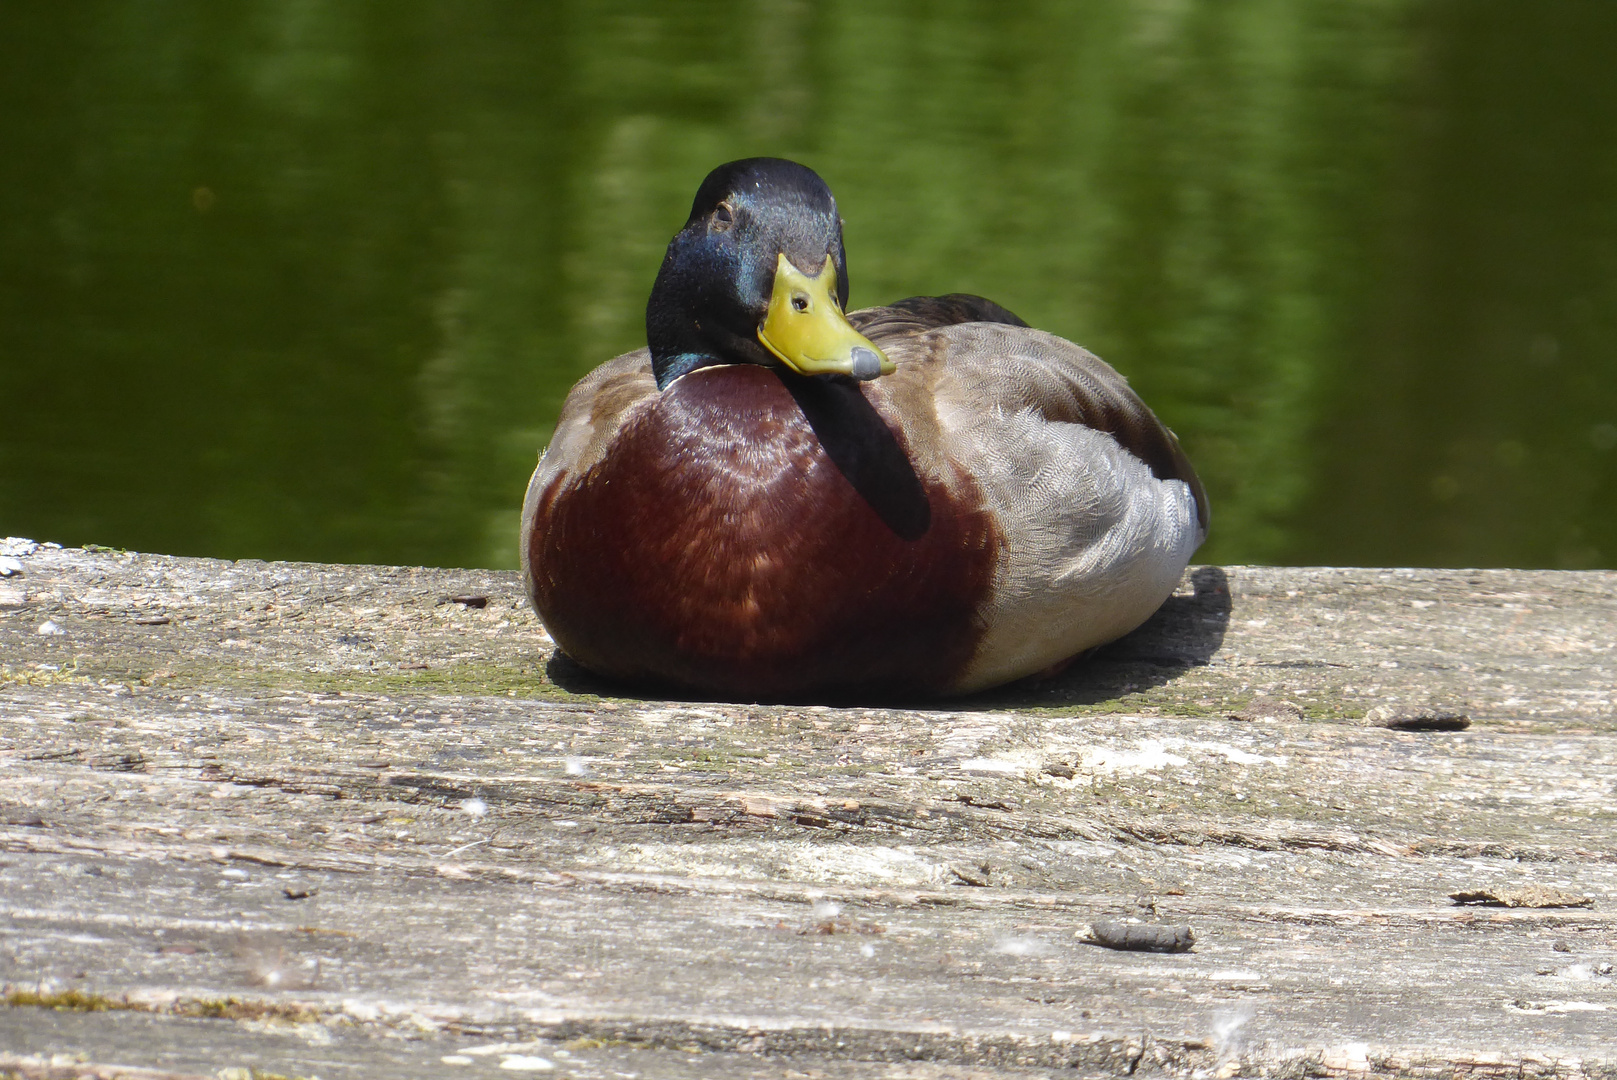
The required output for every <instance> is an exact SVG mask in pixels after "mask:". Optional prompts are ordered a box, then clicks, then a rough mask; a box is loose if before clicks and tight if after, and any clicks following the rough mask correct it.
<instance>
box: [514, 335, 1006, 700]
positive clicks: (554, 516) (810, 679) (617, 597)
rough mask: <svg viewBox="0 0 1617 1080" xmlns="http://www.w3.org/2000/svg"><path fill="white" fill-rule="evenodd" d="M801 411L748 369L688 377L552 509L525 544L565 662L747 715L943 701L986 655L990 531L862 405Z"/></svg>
mask: <svg viewBox="0 0 1617 1080" xmlns="http://www.w3.org/2000/svg"><path fill="white" fill-rule="evenodd" d="M806 390H807V391H811V392H812V393H811V394H810V396H807V397H805V391H806ZM795 392H796V395H797V396H796V397H794V392H793V391H789V390H788V389H787V387H786V386H785V385H783V383H782V380H781V378H780V377H779V376H777V375H775V374H774V373H773V372H770V371H767V370H765V369H763V368H759V367H755V366H752V365H737V366H732V367H720V368H709V369H703V370H699V371H696V372H693V373H692V374H690V375H687V376H686V377H684V378H682V379H679V380H678V381H676V382H675V383H674V384H673V385H671V386H670V387H669V388H668V389H667V390H666V391H664V392H663V393H661V394H658V395H656V397H655V398H653V399H652V400H651V401H650V402H649V405H648V407H645V408H642V409H639V410H638V411H636V412H635V414H634V415H633V416H632V417H631V418H630V419H629V420H628V421H627V422H626V423H625V424H624V425H623V427H622V428H621V429H620V430H619V432H618V434H617V435H616V437H615V439H614V440H613V442H612V444H611V446H610V448H609V449H608V450H607V452H606V454H605V456H604V458H602V459H601V460H600V461H599V462H598V463H596V464H595V465H594V466H593V467H591V468H590V469H589V470H588V471H587V472H585V473H584V474H583V475H581V476H577V475H575V476H566V475H564V476H561V477H558V478H557V480H556V481H554V482H553V483H552V485H551V487H550V489H549V490H547V491H545V492H544V493H543V495H542V497H541V500H540V503H539V506H538V512H537V513H536V514H535V517H534V521H533V528H532V531H531V533H530V534H529V535H528V536H527V537H526V538H525V542H526V543H527V544H528V545H529V549H528V556H529V566H530V567H531V569H532V577H531V580H532V589H533V594H534V595H533V601H534V605H535V607H536V608H537V610H538V611H539V614H540V616H541V617H542V618H543V619H544V621H545V624H546V626H547V627H549V628H550V631H551V633H552V635H553V636H554V637H555V639H556V642H557V644H558V645H560V646H561V648H562V649H563V650H565V651H566V652H567V653H568V654H569V655H571V656H572V657H574V658H575V659H576V660H578V661H579V662H580V663H582V664H583V665H584V666H586V667H589V668H591V669H593V670H595V671H598V672H600V673H602V674H605V675H611V676H616V677H619V678H625V679H635V680H653V681H662V682H670V683H674V684H678V685H681V686H685V687H687V688H690V689H694V690H697V691H700V692H705V693H717V694H722V695H728V696H736V697H743V698H794V697H805V696H838V695H852V694H863V695H868V694H873V693H877V694H925V693H937V692H941V691H943V690H946V689H948V687H949V683H950V680H951V677H952V676H954V675H955V674H956V673H958V672H959V671H960V670H961V669H962V668H963V667H964V666H965V665H966V663H967V662H968V661H969V660H970V658H971V656H972V654H973V652H974V650H975V649H976V646H977V642H978V639H979V637H980V636H981V631H982V627H981V626H980V625H979V624H978V622H977V613H978V610H979V606H980V604H981V602H982V600H983V598H984V597H985V595H986V593H987V591H988V589H989V588H990V585H991V583H992V581H993V575H994V566H995V560H996V555H997V550H998V545H999V537H998V536H997V535H996V533H995V530H994V527H993V522H992V521H991V520H990V518H989V516H988V514H987V513H986V512H985V511H984V510H983V509H982V506H981V502H980V500H979V498H978V497H977V495H976V490H975V488H974V486H973V485H972V484H971V482H970V480H969V479H968V478H966V477H963V476H954V477H950V478H949V482H948V483H947V484H946V483H944V482H943V481H942V480H940V479H939V478H936V477H931V476H925V475H921V476H917V475H916V474H915V473H914V471H913V470H912V469H910V467H909V466H908V463H907V459H906V458H905V456H904V450H905V448H904V446H903V444H902V441H901V439H899V438H897V437H895V436H893V435H892V434H891V432H890V425H884V426H882V427H881V428H880V430H877V429H876V427H875V426H874V425H876V424H878V423H879V421H878V420H877V414H876V412H875V410H873V409H871V408H870V407H869V406H868V405H867V404H866V402H865V399H864V398H858V399H857V400H854V401H853V404H854V405H856V406H858V408H857V409H853V410H847V409H846V405H847V402H848V400H849V399H847V398H846V397H844V398H842V399H838V398H836V397H835V395H831V396H829V397H828V396H824V392H822V389H821V388H816V387H806V384H803V385H798V386H797V387H796V391H795ZM838 392H839V393H843V394H844V395H846V394H854V395H857V394H859V390H858V389H857V388H854V387H851V386H849V387H847V388H846V389H844V390H840V391H838ZM839 400H840V403H839ZM805 410H807V413H808V415H805ZM839 410H842V411H839ZM844 412H846V414H847V415H844ZM861 425H863V426H864V427H866V428H867V429H868V430H863V431H862V430H860V428H861ZM816 431H818V432H819V434H816ZM828 447H829V452H828ZM884 447H885V448H886V450H887V451H890V452H888V453H884V451H883V448H884Z"/></svg>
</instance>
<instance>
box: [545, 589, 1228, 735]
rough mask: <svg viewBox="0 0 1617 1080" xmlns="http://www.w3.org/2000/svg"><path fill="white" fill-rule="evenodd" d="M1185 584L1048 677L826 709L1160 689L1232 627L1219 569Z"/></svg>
mask: <svg viewBox="0 0 1617 1080" xmlns="http://www.w3.org/2000/svg"><path fill="white" fill-rule="evenodd" d="M1190 584H1191V586H1192V588H1193V589H1194V591H1193V592H1192V593H1191V595H1189V596H1170V597H1169V598H1168V599H1167V600H1166V601H1164V602H1163V605H1162V606H1161V607H1160V608H1158V609H1157V611H1156V614H1154V615H1152V616H1151V617H1150V618H1149V619H1147V620H1146V621H1145V623H1144V624H1142V625H1141V626H1140V627H1139V628H1138V629H1136V630H1135V631H1133V632H1132V633H1130V634H1127V635H1125V636H1124V637H1121V638H1119V639H1118V640H1116V641H1114V642H1112V643H1111V644H1109V645H1103V646H1101V647H1100V648H1098V649H1096V650H1094V651H1093V652H1091V653H1090V654H1089V655H1087V656H1085V657H1082V658H1081V659H1079V660H1077V661H1076V662H1074V663H1073V664H1072V665H1071V666H1070V667H1068V668H1067V669H1066V670H1065V671H1063V672H1061V673H1060V674H1059V675H1056V676H1053V677H1049V678H1037V677H1035V678H1031V679H1023V680H1021V681H1020V682H1015V683H1011V684H1010V685H1009V686H1002V687H999V688H998V689H995V690H989V691H985V692H984V693H981V694H975V695H972V696H971V697H969V698H949V699H946V700H944V701H939V700H937V699H926V700H920V701H917V700H887V701H879V702H878V701H875V700H872V699H867V698H862V699H859V700H839V699H834V698H827V699H824V700H823V703H824V704H828V705H877V704H879V705H884V706H889V707H897V708H910V709H943V710H958V709H959V708H960V707H961V706H962V705H966V706H968V707H979V706H985V707H989V708H1029V707H1037V708H1051V707H1060V706H1062V705H1095V704H1099V703H1101V702H1105V701H1112V700H1115V699H1117V698H1121V697H1126V696H1127V695H1129V694H1136V693H1139V692H1141V691H1144V690H1150V689H1153V688H1155V687H1158V686H1165V685H1166V684H1168V683H1170V682H1173V681H1174V680H1175V679H1177V678H1179V677H1180V676H1181V675H1183V674H1185V672H1187V671H1190V670H1191V669H1192V668H1198V667H1204V666H1206V664H1207V663H1208V662H1209V661H1210V660H1212V658H1213V655H1214V654H1215V653H1217V652H1218V650H1219V649H1220V648H1221V647H1222V646H1223V644H1224V632H1225V630H1226V629H1227V627H1228V626H1229V621H1230V585H1229V577H1228V576H1227V575H1226V574H1225V573H1224V571H1223V569H1222V568H1220V567H1217V566H1198V567H1196V568H1195V569H1194V570H1192V571H1191V572H1190ZM545 675H546V677H547V678H548V679H549V680H550V681H551V682H552V683H554V684H555V685H556V686H558V687H560V688H561V689H563V690H566V691H567V692H568V693H572V694H595V695H599V696H601V697H619V698H640V699H643V700H657V701H703V700H713V699H712V698H702V697H697V696H694V695H691V694H690V693H688V692H684V691H681V690H678V689H673V688H669V687H649V686H644V685H635V684H628V683H622V682H616V681H614V680H610V679H604V678H602V677H601V676H599V675H596V674H594V673H593V672H591V671H588V670H586V669H585V668H583V667H581V666H580V665H579V664H578V663H577V661H575V660H573V659H572V658H571V657H569V656H567V655H566V654H565V653H563V652H561V651H560V650H559V649H558V650H557V651H556V652H555V653H553V654H552V655H551V657H550V660H549V662H548V663H547V664H546V665H545ZM816 703H818V702H816Z"/></svg>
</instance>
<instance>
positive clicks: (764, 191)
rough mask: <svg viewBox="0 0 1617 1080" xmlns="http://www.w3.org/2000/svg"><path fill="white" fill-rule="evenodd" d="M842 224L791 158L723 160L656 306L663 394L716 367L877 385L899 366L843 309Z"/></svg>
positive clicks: (652, 319) (671, 256)
mask: <svg viewBox="0 0 1617 1080" xmlns="http://www.w3.org/2000/svg"><path fill="white" fill-rule="evenodd" d="M847 301H848V265H847V258H846V256H844V254H843V251H842V219H841V218H840V217H839V216H838V215H837V203H836V200H835V199H834V198H832V196H831V189H830V188H828V187H826V186H825V181H823V180H821V179H820V178H819V176H818V175H816V174H815V172H814V170H813V169H810V168H807V167H805V166H803V165H799V164H797V163H796V162H795V161H785V160H782V159H780V158H747V159H746V160H744V161H732V162H730V163H729V164H728V165H720V166H719V167H718V168H717V169H714V170H713V171H712V172H711V173H708V176H707V179H706V180H704V181H702V186H701V188H700V189H698V190H697V192H696V201H695V202H694V203H693V204H692V205H691V216H690V219H689V220H688V221H686V222H685V227H684V228H683V229H681V230H680V231H679V234H678V235H677V236H675V237H674V239H673V240H672V241H671V242H670V243H669V245H668V254H667V256H665V257H664V259H663V265H662V269H661V270H660V271H658V273H657V283H656V284H655V285H653V286H652V289H651V300H650V301H649V302H648V303H647V304H646V341H647V344H649V345H650V346H651V364H652V370H653V372H655V374H656V376H657V385H658V387H665V386H667V385H668V384H669V383H671V382H673V381H674V380H675V379H677V378H679V376H681V375H683V374H685V373H686V372H688V371H694V370H695V369H696V368H699V367H707V366H709V365H712V364H738V363H749V364H761V365H763V366H765V367H775V368H780V367H784V368H787V369H790V370H791V371H794V372H796V373H798V374H799V375H848V376H852V377H853V378H855V379H874V378H876V377H878V376H880V375H887V374H890V373H891V372H893V371H894V370H895V369H894V366H893V363H892V361H890V360H888V359H887V357H886V356H885V355H883V354H882V351H881V350H880V349H878V348H877V347H876V346H875V345H873V344H872V343H871V342H870V340H869V339H868V338H866V337H865V336H864V335H863V334H861V333H859V331H857V330H855V329H854V328H853V327H852V326H851V325H850V324H849V323H848V320H847V317H846V316H845V315H844V314H843V309H844V307H845V305H846V304H847Z"/></svg>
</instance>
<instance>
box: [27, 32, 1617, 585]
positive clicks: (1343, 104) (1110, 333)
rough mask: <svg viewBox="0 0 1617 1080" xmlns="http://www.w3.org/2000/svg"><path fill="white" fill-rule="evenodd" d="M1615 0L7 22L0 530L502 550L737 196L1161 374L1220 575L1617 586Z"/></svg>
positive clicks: (363, 553) (509, 558)
mask: <svg viewBox="0 0 1617 1080" xmlns="http://www.w3.org/2000/svg"><path fill="white" fill-rule="evenodd" d="M1614 57H1617V4H1613V3H1605V2H1593V0H1576V2H1570V0H1569V2H1554V0H1550V2H1534V3H1526V2H1519V3H1496V2H1488V0H1450V2H1416V0H1402V2H1395V0H1317V2H1301V0H1227V2H1222V3H1216V4H1210V3H1188V2H1169V0H1153V2H1138V3H1121V2H1109V3H1101V2H1071V0H1049V2H1046V3H1017V2H1007V0H992V2H989V0H984V2H980V3H963V2H959V3H951V2H946V0H928V2H925V3H871V2H870V0H816V2H794V0H752V2H748V3H741V2H706V3H673V2H661V3H656V4H644V5H639V4H625V3H618V4H612V3H601V2H598V0H576V2H558V3H540V2H533V0H520V2H516V0H513V2H507V3H496V2H481V3H479V2H470V0H439V2H426V0H374V2H369V3H366V2H358V0H354V2H335V0H300V2H294V0H261V2H239V3H228V4H219V3H216V2H214V0H190V2H179V0H170V2H134V0H129V2H124V3H93V2H88V0H80V2H75V3H71V4H63V3H57V2H46V0H37V2H36V0H18V2H14V3H7V4H5V5H3V6H0V534H4V533H12V534H20V535H29V536H33V537H35V538H36V539H52V540H57V541H60V542H64V543H75V544H76V543H82V542H85V541H96V542H100V543H104V544H111V545H117V546H126V547H131V548H141V549H146V550H153V551H162V552H169V553H175V554H210V555H222V556H259V557H268V558H300V559H324V560H340V561H382V562H402V563H437V564H451V565H486V566H509V565H513V564H514V562H515V537H514V533H515V529H516V519H517V508H518V506H519V504H520V502H521V498H522V490H523V486H524V483H525V480H526V476H527V473H528V472H529V471H530V470H531V468H532V465H533V461H534V457H535V454H536V452H537V451H538V449H539V448H540V447H541V446H542V445H543V444H544V442H545V439H546V437H547V436H548V433H549V425H550V424H551V423H552V422H553V420H554V417H555V414H556V411H557V409H558V407H559V405H560V402H561V399H562V397H563V395H564V394H565V393H566V390H567V388H568V386H569V385H570V384H571V383H572V382H573V380H575V379H577V378H578V377H579V376H580V375H582V374H583V373H584V372H585V371H587V370H588V369H589V368H590V367H592V366H593V365H595V364H596V363H598V362H600V361H601V360H603V359H606V358H607V357H609V356H611V355H613V354H615V353H617V352H620V351H623V350H627V349H630V348H633V347H635V346H637V345H639V344H640V343H641V340H642V335H643V328H642V318H643V309H644V303H645V296H646V293H647V291H648V289H649V287H650V283H651V280H652V278H653V276H654V274H655V272H656V268H657V264H658V262H659V260H660V258H661V254H662V249H663V246H664V245H665V244H666V243H667V240H668V237H669V236H670V235H671V234H672V233H673V232H674V230H675V229H676V228H677V227H678V226H679V225H680V223H681V222H682V221H683V218H684V215H685V212H686V210H687V208H688V206H689V200H690V197H691V195H692V193H693V192H694V190H695V188H696V185H697V183H698V182H699V181H700V180H701V178H702V176H703V175H704V174H705V173H706V171H707V170H708V169H709V168H710V167H712V166H713V165H715V164H717V163H719V162H721V161H725V160H728V159H731V158H735V157H741V156H748V155H753V154H777V155H783V156H789V157H794V158H798V159H800V160H802V161H804V162H806V163H808V164H810V165H812V166H813V167H814V168H816V169H818V170H819V171H820V172H821V174H822V175H823V176H825V177H826V179H827V180H828V181H829V182H830V183H831V185H832V187H833V189H834V190H835V191H836V192H837V195H838V198H839V201H840V203H841V206H842V210H843V214H844V217H845V218H846V221H847V243H848V250H849V260H850V269H851V277H852V283H853V302H854V303H855V304H856V305H866V304H873V303H880V302H883V301H886V300H890V299H894V298H897V297H900V296H905V295H910V294H913V293H926V292H945V291H957V290H960V291H974V292H980V293H983V294H985V295H987V296H990V297H992V298H994V299H996V300H998V301H1000V302H1001V303H1003V304H1005V305H1006V306H1008V307H1010V308H1011V309H1012V310H1014V311H1016V312H1018V313H1019V314H1021V315H1022V316H1023V317H1024V318H1026V319H1027V320H1028V321H1029V322H1031V323H1033V324H1034V325H1037V326H1042V327H1045V328H1047V329H1050V330H1053V331H1055V332H1057V333H1060V334H1063V335H1065V336H1067V337H1070V338H1072V339H1074V340H1076V341H1079V342H1081V343H1083V344H1085V345H1088V346H1089V347H1091V348H1093V349H1094V350H1095V351H1097V352H1098V353H1100V354H1101V355H1102V356H1104V357H1105V358H1107V359H1108V360H1110V361H1111V362H1112V363H1113V364H1114V365H1115V366H1116V367H1118V368H1119V369H1120V370H1122V371H1123V372H1124V373H1125V374H1127V375H1128V376H1129V377H1130V379H1131V380H1132V381H1133V383H1134V385H1135V386H1136V387H1137V388H1138V389H1139V390H1140V391H1141V392H1142V394H1143V395H1144V396H1145V398H1146V400H1147V401H1148V402H1149V403H1150V404H1151V405H1152V406H1153V407H1154V408H1155V409H1156V410H1157V412H1158V413H1159V414H1160V415H1161V416H1162V417H1163V418H1164V419H1165V420H1166V421H1167V422H1168V423H1169V424H1170V425H1172V426H1173V427H1174V428H1175V429H1176V430H1178V431H1179V433H1180V434H1181V436H1182V437H1183V440H1184V443H1185V445H1186V448H1187V449H1188V451H1189V452H1190V455H1191V457H1192V459H1193V460H1194V461H1195V463H1196V464H1197V466H1198V467H1199V469H1200V470H1201V472H1202V475H1203V477H1204V478H1205V480H1206V482H1207V487H1208V490H1209V491H1210V493H1211V495H1212V498H1213V521H1214V531H1213V537H1212V539H1211V540H1210V541H1209V543H1208V545H1207V546H1206V547H1205V548H1203V551H1202V554H1201V556H1200V558H1201V559H1203V560H1207V561H1220V562H1237V561H1239V562H1292V563H1359V564H1437V565H1516V566H1608V567H1609V566H1614V565H1617V62H1614V59H1613V58H1614Z"/></svg>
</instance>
